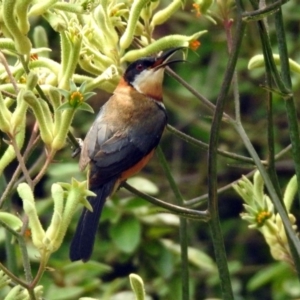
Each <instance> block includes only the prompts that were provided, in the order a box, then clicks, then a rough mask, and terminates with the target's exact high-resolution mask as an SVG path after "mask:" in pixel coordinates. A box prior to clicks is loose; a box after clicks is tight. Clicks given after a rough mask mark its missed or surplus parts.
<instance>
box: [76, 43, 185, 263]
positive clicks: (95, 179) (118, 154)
mask: <svg viewBox="0 0 300 300" xmlns="http://www.w3.org/2000/svg"><path fill="white" fill-rule="evenodd" d="M179 49H181V48H174V49H170V50H168V51H166V52H164V53H162V54H161V55H160V56H158V57H145V58H141V59H139V60H137V61H135V62H133V63H132V64H130V65H129V66H128V68H127V69H126V71H125V73H124V75H123V77H122V78H121V80H120V82H119V84H118V86H117V87H116V89H115V91H114V93H113V95H112V96H111V97H110V98H109V100H108V101H107V102H106V103H105V104H104V105H103V106H102V107H101V109H100V112H99V114H98V115H97V117H96V120H95V122H94V123H93V125H92V127H91V128H90V130H89V132H88V134H87V135H86V138H85V140H84V142H83V146H82V150H81V156H80V161H79V165H80V168H81V169H82V170H83V169H85V168H86V166H87V165H89V168H90V169H89V189H90V190H91V191H93V192H94V193H95V194H96V197H89V198H88V201H89V202H90V204H91V206H92V208H93V211H89V210H88V209H87V208H84V209H83V212H82V214H81V217H80V220H79V222H78V225H77V229H76V232H75V235H74V237H73V240H72V243H71V247H70V259H71V260H72V261H76V260H82V261H87V260H89V258H90V256H91V254H92V251H93V246H94V242H95V237H96V233H97V228H98V222H99V218H100V215H101V211H102V208H103V205H104V203H105V200H106V198H107V197H109V196H110V195H112V194H113V193H114V192H115V191H116V189H117V188H118V187H119V186H120V184H121V183H122V182H123V181H125V180H126V179H127V178H128V177H130V176H132V175H134V174H136V173H137V172H139V171H140V170H141V169H142V168H143V167H144V166H145V165H146V164H147V163H148V161H149V160H150V158H151V157H152V155H153V152H154V150H155V148H156V146H157V145H158V143H159V141H160V138H161V135H162V133H163V130H164V128H165V126H166V124H167V115H166V110H165V107H164V104H163V101H162V83H163V77H164V69H165V67H166V66H167V65H169V64H170V63H173V62H178V61H182V60H173V61H169V60H168V59H169V58H170V57H171V56H172V54H174V53H175V52H176V51H177V50H179Z"/></svg>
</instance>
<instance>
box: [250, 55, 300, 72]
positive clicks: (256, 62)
mask: <svg viewBox="0 0 300 300" xmlns="http://www.w3.org/2000/svg"><path fill="white" fill-rule="evenodd" d="M273 59H274V62H275V64H276V65H277V66H280V56H279V55H278V54H273ZM264 65H265V60H264V56H263V55H262V54H258V55H255V56H253V57H252V58H251V59H250V61H249V63H248V69H249V70H253V69H257V68H262V67H264ZM289 65H290V68H291V70H292V71H293V72H295V73H298V74H300V65H299V64H298V63H297V62H296V61H294V60H292V59H290V58H289Z"/></svg>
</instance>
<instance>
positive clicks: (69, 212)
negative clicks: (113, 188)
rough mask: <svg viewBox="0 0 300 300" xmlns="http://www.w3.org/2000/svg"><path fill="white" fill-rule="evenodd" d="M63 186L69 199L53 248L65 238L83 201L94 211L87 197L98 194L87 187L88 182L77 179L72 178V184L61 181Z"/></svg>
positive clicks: (56, 247)
mask: <svg viewBox="0 0 300 300" xmlns="http://www.w3.org/2000/svg"><path fill="white" fill-rule="evenodd" d="M59 184H60V186H61V187H62V188H64V189H65V190H66V191H65V195H67V199H65V201H64V203H65V207H64V210H63V213H62V221H61V226H60V228H59V233H58V235H57V237H56V239H55V243H54V244H53V249H58V248H59V246H60V245H61V243H62V241H63V238H64V236H65V234H66V231H67V229H68V227H69V224H70V222H71V220H72V217H73V215H74V213H75V212H76V210H77V208H78V205H79V204H80V203H81V204H83V205H84V206H85V207H86V208H87V209H89V210H90V211H92V207H91V205H90V203H89V202H88V200H87V199H86V197H88V196H96V194H95V193H93V192H91V191H89V190H88V189H87V182H86V181H83V182H79V181H77V180H76V179H74V178H72V180H71V184H69V183H64V182H61V183H59ZM58 200H59V199H58V198H57V199H56V201H58Z"/></svg>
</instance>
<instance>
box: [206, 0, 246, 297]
mask: <svg viewBox="0 0 300 300" xmlns="http://www.w3.org/2000/svg"><path fill="white" fill-rule="evenodd" d="M237 8H238V9H237V25H236V31H235V40H234V41H233V43H232V45H233V47H232V52H231V53H230V56H229V61H228V64H227V68H226V72H225V75H224V79H223V82H222V86H221V90H220V92H219V96H218V98H217V104H216V110H215V114H214V118H213V121H212V126H211V135H210V142H209V153H208V194H209V201H208V210H209V212H210V214H211V220H210V222H209V224H210V229H211V233H212V241H213V244H214V251H215V256H216V261H217V266H218V269H219V277H220V278H221V287H222V293H223V298H224V299H227V300H228V299H233V292H232V287H231V281H230V275H229V271H228V265H227V258H226V250H225V247H224V242H223V237H222V231H221V226H220V220H219V209H218V194H217V153H218V152H217V147H218V141H219V132H220V127H221V121H222V117H223V111H224V106H225V100H226V98H227V94H228V92H229V88H230V85H231V82H232V78H233V75H234V70H235V66H236V63H237V59H238V54H239V50H240V47H241V42H242V39H243V36H244V31H245V23H244V22H243V21H242V19H241V13H242V11H241V7H240V3H239V1H237Z"/></svg>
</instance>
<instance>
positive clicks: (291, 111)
mask: <svg viewBox="0 0 300 300" xmlns="http://www.w3.org/2000/svg"><path fill="white" fill-rule="evenodd" d="M275 28H276V35H277V41H278V50H279V56H280V64H281V77H282V81H283V83H284V84H285V86H287V87H288V88H289V89H290V90H291V89H292V80H291V76H290V66H289V57H288V50H287V41H286V37H285V30H284V24H283V17H282V10H281V7H280V8H279V9H278V12H276V13H275ZM285 100H286V101H285V108H286V112H287V118H288V122H289V133H290V139H291V143H292V155H293V160H294V163H295V170H296V175H297V183H298V187H300V157H299V153H300V139H299V127H298V117H297V110H296V106H295V102H294V97H293V96H292V94H291V96H290V97H288V98H287V99H285ZM298 201H299V202H300V189H299V188H298ZM294 235H295V236H296V233H294ZM288 241H289V246H290V250H291V253H292V256H293V260H294V264H295V268H296V270H297V273H298V278H299V280H300V257H299V253H298V255H297V249H296V246H295V245H293V243H292V241H291V237H289V239H288ZM298 241H299V239H298Z"/></svg>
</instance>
